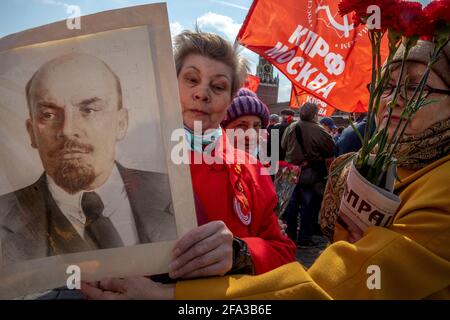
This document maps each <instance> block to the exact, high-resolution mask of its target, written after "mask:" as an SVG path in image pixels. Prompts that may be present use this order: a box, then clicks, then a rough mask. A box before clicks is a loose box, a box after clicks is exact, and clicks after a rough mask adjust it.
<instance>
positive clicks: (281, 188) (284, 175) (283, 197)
mask: <svg viewBox="0 0 450 320" xmlns="http://www.w3.org/2000/svg"><path fill="white" fill-rule="evenodd" d="M278 165H279V167H280V168H279V170H278V171H277V173H276V175H275V179H274V184H275V191H276V193H277V198H278V205H277V208H276V212H277V215H278V217H281V216H282V214H283V212H284V210H285V209H286V207H287V205H288V203H289V200H290V199H291V197H292V193H293V192H294V189H295V186H296V185H297V183H298V179H299V176H300V170H301V167H300V166H296V165H293V164H290V163H288V162H285V161H279V164H278Z"/></svg>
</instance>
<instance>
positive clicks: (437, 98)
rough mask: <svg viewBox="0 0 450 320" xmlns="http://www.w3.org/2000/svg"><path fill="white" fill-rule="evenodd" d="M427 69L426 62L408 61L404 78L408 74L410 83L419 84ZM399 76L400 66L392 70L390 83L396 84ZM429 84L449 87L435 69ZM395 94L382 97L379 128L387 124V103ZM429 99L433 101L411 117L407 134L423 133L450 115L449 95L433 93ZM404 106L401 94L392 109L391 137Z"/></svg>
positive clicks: (431, 73) (436, 87)
mask: <svg viewBox="0 0 450 320" xmlns="http://www.w3.org/2000/svg"><path fill="white" fill-rule="evenodd" d="M425 69H426V66H425V65H424V64H421V63H414V62H408V63H406V66H405V74H404V76H403V79H405V78H406V76H407V77H408V79H409V84H410V85H412V84H418V83H419V82H420V79H421V77H422V75H423V73H424V72H425ZM399 76H400V68H397V69H395V70H394V71H393V72H392V74H391V79H390V81H389V84H390V85H393V86H395V85H396V84H397V79H398V77H399ZM427 85H428V86H429V87H431V88H434V89H444V90H448V87H447V86H446V85H445V83H444V81H442V79H441V78H440V77H439V76H438V75H437V74H436V73H434V72H433V71H431V72H430V75H429V77H428V81H427ZM393 95H394V94H393V93H392V94H391V95H390V96H388V97H386V98H382V100H381V104H380V109H379V111H378V116H377V125H378V128H379V129H380V128H384V127H385V126H386V123H387V117H388V108H387V103H388V102H389V101H391V100H392V99H393ZM427 100H428V101H433V102H432V103H431V104H429V105H426V106H424V107H422V108H421V109H419V111H417V113H416V114H415V115H414V117H412V118H411V120H410V122H409V124H408V126H407V127H406V130H405V134H406V135H415V134H418V133H421V132H423V131H425V130H426V129H427V128H429V127H431V126H432V125H433V124H435V123H437V122H439V121H442V120H445V119H448V118H449V117H450V97H449V96H448V95H444V94H439V93H432V94H430V95H429V96H428V98H427ZM404 108H405V101H404V99H403V98H402V97H400V95H399V96H398V99H397V103H396V105H395V106H394V109H393V111H392V116H391V121H390V124H389V129H388V134H389V136H390V137H392V135H393V134H394V131H395V128H396V126H397V124H398V123H399V121H400V115H401V113H402V111H403V109H404Z"/></svg>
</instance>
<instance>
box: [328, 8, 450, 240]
mask: <svg viewBox="0 0 450 320" xmlns="http://www.w3.org/2000/svg"><path fill="white" fill-rule="evenodd" d="M369 6H370V8H369ZM374 6H376V7H377V8H379V10H378V11H377V10H374V9H373V8H374ZM368 8H369V9H368ZM339 11H340V14H341V15H345V14H353V22H354V23H355V24H356V25H359V24H366V26H367V28H368V36H369V38H370V41H371V44H372V75H371V82H370V84H369V85H368V89H369V91H370V98H369V102H368V121H367V125H366V128H365V134H364V136H362V135H361V134H359V131H358V130H356V128H354V130H355V132H356V133H357V134H358V136H359V138H360V139H361V141H362V148H361V149H360V151H359V152H357V153H356V154H354V155H352V156H350V157H348V158H347V159H346V160H345V161H343V162H342V163H341V164H340V165H339V166H338V167H337V168H336V170H335V171H334V172H336V171H341V170H342V169H343V168H344V167H346V166H348V164H349V162H350V163H351V167H350V172H349V175H348V178H347V185H346V186H345V191H344V197H343V199H342V202H341V207H340V217H339V218H340V220H338V221H341V222H342V224H343V225H344V226H345V227H347V228H348V229H350V230H352V231H355V232H356V233H358V234H359V235H361V234H362V233H363V232H364V230H365V229H367V227H369V226H371V225H378V226H386V225H387V224H388V223H389V222H390V221H391V218H392V216H393V214H394V213H395V212H396V210H397V208H398V206H399V205H400V199H399V198H398V197H397V196H396V195H394V194H393V189H394V182H395V180H396V163H397V160H398V159H397V158H396V156H395V151H396V149H397V146H398V143H399V141H400V140H401V138H402V136H403V134H404V132H405V129H406V127H407V125H408V123H409V121H410V119H411V118H412V117H413V116H414V115H415V113H416V112H417V111H418V110H419V109H420V108H423V107H426V105H427V104H430V103H432V102H433V101H429V100H427V99H426V96H427V95H426V83H427V79H428V76H429V74H430V71H431V69H430V68H431V66H432V65H433V64H434V63H435V62H436V61H437V59H438V56H439V54H440V53H441V51H442V49H443V48H444V47H445V45H446V44H447V43H448V41H449V37H450V0H437V1H432V2H431V3H430V4H429V5H427V6H426V7H425V8H422V5H421V4H420V3H418V2H413V1H400V0H371V1H367V0H342V1H341V2H340V4H339ZM375 14H378V15H379V16H378V17H376V16H374V15H375ZM377 20H378V23H377ZM386 38H387V41H388V47H389V54H388V56H387V58H386V59H385V58H384V57H382V56H381V53H380V48H381V45H382V42H383V41H386ZM419 39H425V40H427V41H431V42H433V43H434V49H433V52H432V53H431V55H430V58H429V61H428V65H427V68H426V70H425V72H424V73H423V75H422V78H421V79H420V81H419V82H418V83H417V84H410V83H409V79H408V77H407V76H405V74H404V73H405V64H406V61H407V58H408V54H409V52H410V50H411V48H412V47H414V46H415V45H416V43H417V41H418V40H419ZM400 46H401V50H399V48H400ZM398 52H402V57H401V62H400V76H399V77H398V81H397V83H396V85H395V86H393V85H392V84H390V83H389V80H390V77H391V69H390V65H391V63H392V61H393V58H394V56H395V55H396V53H397V55H398ZM399 96H401V97H402V99H404V105H405V108H404V109H403V112H402V114H401V116H400V120H399V121H398V124H397V125H396V128H395V131H394V133H393V134H392V135H389V134H388V128H389V125H390V123H391V116H392V111H393V109H394V107H395V106H396V104H397V100H398V99H399ZM382 98H383V99H387V98H389V99H390V101H389V102H388V103H387V110H388V115H387V123H386V126H385V127H383V128H379V129H378V131H377V132H376V133H375V134H374V135H373V136H371V135H370V132H372V130H373V128H374V126H375V117H376V115H377V113H378V110H379V108H380V102H381V99H382ZM352 125H353V124H352ZM334 172H333V173H334ZM333 173H332V174H333Z"/></svg>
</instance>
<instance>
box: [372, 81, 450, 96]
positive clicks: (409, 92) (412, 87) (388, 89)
mask: <svg viewBox="0 0 450 320" xmlns="http://www.w3.org/2000/svg"><path fill="white" fill-rule="evenodd" d="M418 86H419V84H417V83H411V84H408V86H406V90H405V85H404V84H402V85H400V90H399V92H398V93H399V96H400V97H401V98H402V99H403V100H408V99H411V98H412V97H413V95H414V92H416V89H417V87H418ZM396 87H397V86H396V85H393V84H390V83H388V84H387V85H386V86H385V87H384V89H383V92H382V94H381V97H382V98H384V99H385V98H387V97H389V96H391V95H392V94H393V93H394V90H395V88H396ZM367 90H369V91H370V83H369V84H367ZM433 93H439V94H445V95H450V90H446V89H435V88H432V87H430V86H429V85H425V86H424V87H423V94H424V98H428V96H429V95H430V94H433Z"/></svg>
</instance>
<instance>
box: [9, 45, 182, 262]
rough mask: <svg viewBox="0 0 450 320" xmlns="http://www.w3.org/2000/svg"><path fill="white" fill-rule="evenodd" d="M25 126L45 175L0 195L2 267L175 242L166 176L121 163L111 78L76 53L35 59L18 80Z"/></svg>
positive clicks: (117, 104)
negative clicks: (21, 87) (22, 85)
mask: <svg viewBox="0 0 450 320" xmlns="http://www.w3.org/2000/svg"><path fill="white" fill-rule="evenodd" d="M25 95H26V102H27V108H28V117H27V119H26V120H25V123H24V126H25V127H26V131H27V133H28V136H29V141H30V145H31V147H32V148H33V149H35V150H36V152H38V154H39V158H40V160H41V162H42V167H43V169H44V172H42V174H41V175H40V177H39V178H38V180H37V181H35V182H34V183H32V184H30V185H28V186H26V187H24V188H21V189H19V190H15V191H12V192H9V193H7V194H4V195H1V196H0V239H1V254H2V259H1V261H2V264H3V265H6V264H9V263H16V262H21V261H25V260H31V259H37V258H42V257H46V256H52V255H60V254H67V253H76V252H83V251H90V250H98V249H109V248H117V247H124V246H132V245H137V244H142V243H149V242H158V241H166V240H173V239H176V236H177V234H176V225H175V219H174V214H173V210H172V206H171V194H170V186H169V180H168V175H167V174H164V173H159V172H150V171H144V170H136V169H131V168H127V167H125V166H123V165H122V164H121V163H120V162H119V161H118V160H117V159H116V144H117V143H118V142H119V141H121V140H122V139H123V138H124V137H125V136H126V135H127V132H128V118H129V115H128V109H127V106H125V105H124V103H123V96H122V95H123V87H122V84H121V79H120V78H119V77H118V75H117V74H116V73H115V72H114V71H113V70H112V69H111V68H110V66H108V64H106V63H105V62H104V61H102V60H101V59H99V58H97V57H95V56H93V55H89V54H85V53H80V52H71V53H68V54H63V55H61V56H57V57H55V58H53V59H51V60H49V61H46V62H45V63H44V64H42V65H41V66H40V67H39V68H38V69H37V70H36V71H35V73H34V74H33V75H32V77H31V78H30V79H29V80H28V82H27V83H26V86H25Z"/></svg>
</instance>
